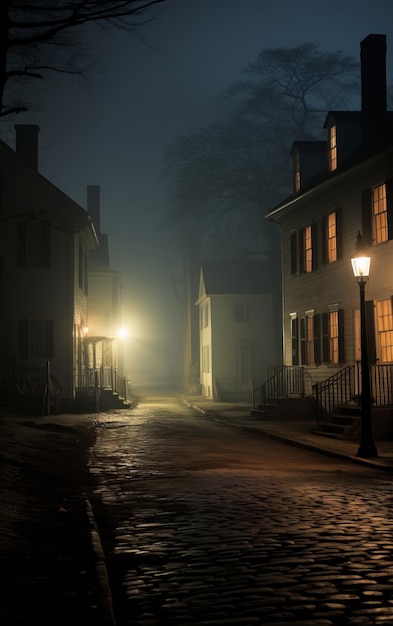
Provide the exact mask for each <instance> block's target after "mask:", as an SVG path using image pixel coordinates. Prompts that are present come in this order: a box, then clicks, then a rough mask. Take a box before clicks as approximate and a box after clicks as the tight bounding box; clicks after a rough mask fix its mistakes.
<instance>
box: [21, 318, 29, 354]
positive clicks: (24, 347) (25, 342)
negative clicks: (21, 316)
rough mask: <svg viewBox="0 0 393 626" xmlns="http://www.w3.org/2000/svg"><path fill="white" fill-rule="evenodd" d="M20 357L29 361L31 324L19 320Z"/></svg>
mask: <svg viewBox="0 0 393 626" xmlns="http://www.w3.org/2000/svg"><path fill="white" fill-rule="evenodd" d="M19 356H20V358H21V359H27V358H28V356H29V322H28V320H19Z"/></svg>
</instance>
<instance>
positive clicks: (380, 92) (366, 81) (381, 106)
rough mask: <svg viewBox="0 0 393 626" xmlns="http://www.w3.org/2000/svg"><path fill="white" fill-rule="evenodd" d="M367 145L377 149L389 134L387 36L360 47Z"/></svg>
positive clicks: (373, 37)
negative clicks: (387, 112)
mask: <svg viewBox="0 0 393 626" xmlns="http://www.w3.org/2000/svg"><path fill="white" fill-rule="evenodd" d="M360 61H361V79H362V132H363V145H364V146H366V147H377V146H378V145H379V144H381V142H382V141H383V139H384V136H385V133H386V118H387V115H386V111H387V101H386V35H368V36H367V37H366V38H365V39H363V41H362V42H361V43H360Z"/></svg>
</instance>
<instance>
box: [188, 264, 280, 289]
mask: <svg viewBox="0 0 393 626" xmlns="http://www.w3.org/2000/svg"><path fill="white" fill-rule="evenodd" d="M201 277H202V279H203V282H204V285H205V290H206V295H207V296H209V295H230V294H261V293H266V292H269V291H270V277H271V270H270V269H269V262H268V261H256V260H251V261H243V260H213V261H204V262H203V263H202V268H201Z"/></svg>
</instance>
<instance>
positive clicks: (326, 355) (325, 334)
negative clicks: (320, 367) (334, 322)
mask: <svg viewBox="0 0 393 626" xmlns="http://www.w3.org/2000/svg"><path fill="white" fill-rule="evenodd" d="M321 362H322V363H330V350H329V313H322V359H321Z"/></svg>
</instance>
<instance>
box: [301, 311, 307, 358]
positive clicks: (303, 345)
mask: <svg viewBox="0 0 393 626" xmlns="http://www.w3.org/2000/svg"><path fill="white" fill-rule="evenodd" d="M300 357H301V361H302V365H307V363H306V319H305V318H304V317H301V318H300Z"/></svg>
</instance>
